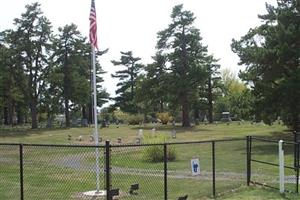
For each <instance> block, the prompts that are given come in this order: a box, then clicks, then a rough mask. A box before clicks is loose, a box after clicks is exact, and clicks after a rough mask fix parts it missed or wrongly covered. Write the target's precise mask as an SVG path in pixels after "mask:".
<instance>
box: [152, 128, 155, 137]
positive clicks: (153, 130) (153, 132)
mask: <svg viewBox="0 0 300 200" xmlns="http://www.w3.org/2000/svg"><path fill="white" fill-rule="evenodd" d="M155 131H156V129H155V128H153V129H152V136H155Z"/></svg>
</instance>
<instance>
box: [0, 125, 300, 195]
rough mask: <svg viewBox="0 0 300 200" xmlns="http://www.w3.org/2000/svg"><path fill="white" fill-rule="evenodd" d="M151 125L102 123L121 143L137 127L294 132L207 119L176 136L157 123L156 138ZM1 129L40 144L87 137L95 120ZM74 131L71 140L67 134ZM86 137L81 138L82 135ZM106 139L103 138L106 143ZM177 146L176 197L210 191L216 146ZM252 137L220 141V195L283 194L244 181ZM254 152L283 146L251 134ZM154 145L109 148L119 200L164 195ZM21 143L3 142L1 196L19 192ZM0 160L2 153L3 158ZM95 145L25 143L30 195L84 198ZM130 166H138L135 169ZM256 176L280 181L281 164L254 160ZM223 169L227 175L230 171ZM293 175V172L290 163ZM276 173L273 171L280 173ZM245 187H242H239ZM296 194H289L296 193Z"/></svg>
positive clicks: (208, 135) (105, 134) (234, 134)
mask: <svg viewBox="0 0 300 200" xmlns="http://www.w3.org/2000/svg"><path fill="white" fill-rule="evenodd" d="M153 127H154V125H152V124H147V125H145V126H143V127H139V126H127V125H122V126H120V127H119V128H118V127H117V126H114V125H112V126H110V127H109V128H103V129H100V136H101V137H102V138H103V141H105V140H110V141H111V143H112V144H117V139H118V138H119V137H121V138H122V141H123V143H134V141H135V138H136V137H137V133H138V130H139V129H140V128H143V133H144V138H145V140H144V142H147V143H157V142H161V141H166V142H182V141H203V140H213V139H226V138H245V136H247V135H253V136H259V137H265V138H270V139H275V140H278V139H284V140H292V139H293V136H292V134H290V133H289V132H288V131H286V128H285V127H283V126H281V125H273V126H266V125H263V124H254V125H252V124H250V123H246V122H244V123H242V124H241V125H239V124H237V123H232V124H230V125H226V124H218V125H215V124H214V125H204V124H201V125H199V126H195V127H191V128H188V129H184V128H181V127H180V126H179V125H178V126H176V127H175V129H176V132H177V138H176V139H172V138H171V137H170V136H171V131H172V130H173V129H174V127H172V126H170V125H167V126H163V125H157V126H156V130H157V131H156V137H155V136H152V131H151V129H152V128H153ZM1 130H5V131H1V132H0V142H1V143H39V144H87V145H89V144H90V145H92V144H94V143H93V142H90V141H89V137H90V135H91V134H92V131H93V129H92V127H88V128H70V129H52V130H51V129H39V130H34V131H33V130H29V129H27V128H23V129H22V128H7V127H5V128H3V129H1ZM68 135H72V139H71V140H68ZM79 136H82V138H83V141H78V140H76V139H77V138H78V137H79ZM102 144H104V142H102ZM172 147H174V148H175V149H176V152H177V159H176V161H174V162H168V170H169V175H168V189H169V191H168V194H169V198H170V199H176V198H177V197H178V196H182V195H185V194H188V195H189V199H211V198H212V190H211V188H212V180H211V169H212V159H211V154H212V146H211V143H204V144H180V145H172ZM245 147H246V142H245V141H244V140H243V141H232V142H217V143H216V149H215V150H216V178H217V183H216V189H217V193H218V195H220V196H219V197H218V198H220V199H224V198H225V199H226V198H227V199H276V198H277V199H281V198H284V197H282V196H280V195H279V194H278V192H277V191H274V190H266V189H261V188H259V187H250V188H248V187H244V186H245V181H246V179H245V172H246V149H245ZM252 147H253V148H252V152H253V158H255V159H258V160H264V161H268V162H273V163H277V162H278V161H277V145H276V144H272V143H266V142H258V141H253V143H252ZM147 148H151V147H127V148H125V147H118V148H112V149H111V167H112V172H113V173H112V188H120V190H121V199H162V195H163V171H162V170H163V163H151V162H149V161H146V159H145V158H144V152H145V151H146V150H147ZM292 153H293V146H288V145H286V146H285V154H286V156H285V161H286V163H287V165H289V166H292V165H293V157H292ZM18 156H19V155H18V146H0V199H18V198H19V195H18V191H19V176H18V170H19V168H18V158H19V157H18ZM191 158H199V159H200V165H201V172H202V175H201V176H200V178H199V179H197V178H193V177H191V176H190V159H191ZM1 159H2V160H1ZM103 159H104V149H102V148H101V149H100V165H101V169H102V170H103V167H104V166H103V163H104V162H103ZM94 163H95V149H94V148H77V147H74V148H63V147H59V148H50V147H36V146H35V147H32V146H24V182H25V188H24V190H25V199H80V197H79V196H78V195H79V194H80V192H83V191H86V190H90V189H94V188H95V173H94V170H93V167H94ZM132 170H133V171H134V170H135V171H134V172H132ZM252 172H253V176H252V180H256V181H260V182H264V183H267V184H269V185H272V186H277V182H276V176H277V174H278V172H277V168H276V167H272V166H266V165H259V164H256V163H253V164H252ZM224 174H225V175H224ZM286 174H287V175H293V174H294V172H293V171H292V170H289V171H288V170H287V172H286ZM274 177H275V178H274ZM104 180H105V179H104V175H103V173H102V174H101V188H104V184H105V181H104ZM136 182H138V183H140V190H139V195H136V196H130V195H128V189H129V186H130V184H133V183H136ZM287 187H288V189H290V190H295V185H294V184H287ZM236 188H239V189H238V190H235V189H236ZM297 197H299V196H295V195H294V196H293V195H290V196H288V197H286V198H289V199H294V198H295V199H297Z"/></svg>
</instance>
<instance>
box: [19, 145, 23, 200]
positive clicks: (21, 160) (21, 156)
mask: <svg viewBox="0 0 300 200" xmlns="http://www.w3.org/2000/svg"><path fill="white" fill-rule="evenodd" d="M19 153H20V198H21V200H24V179H23V164H24V162H23V144H20V145H19Z"/></svg>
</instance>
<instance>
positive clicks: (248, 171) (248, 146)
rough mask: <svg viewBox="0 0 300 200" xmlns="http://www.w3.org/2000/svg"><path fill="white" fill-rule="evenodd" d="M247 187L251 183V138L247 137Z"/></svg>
mask: <svg viewBox="0 0 300 200" xmlns="http://www.w3.org/2000/svg"><path fill="white" fill-rule="evenodd" d="M246 143H247V150H246V151H247V186H249V185H250V181H251V136H247V141H246Z"/></svg>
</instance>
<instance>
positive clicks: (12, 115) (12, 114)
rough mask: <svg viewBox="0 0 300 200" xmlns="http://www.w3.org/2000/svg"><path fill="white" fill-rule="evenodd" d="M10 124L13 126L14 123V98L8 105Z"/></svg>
mask: <svg viewBox="0 0 300 200" xmlns="http://www.w3.org/2000/svg"><path fill="white" fill-rule="evenodd" d="M8 124H9V125H11V126H13V125H14V107H13V103H12V100H10V103H9V106H8Z"/></svg>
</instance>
